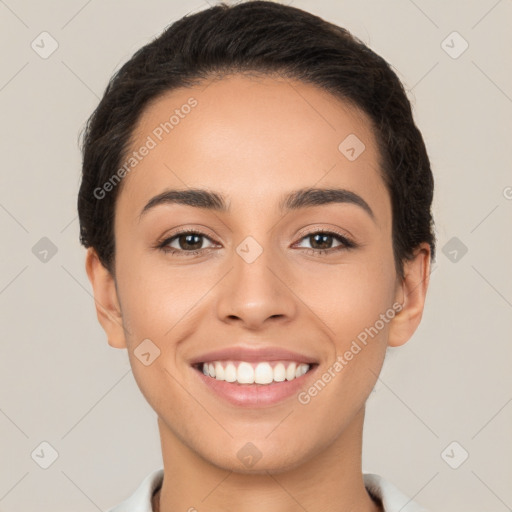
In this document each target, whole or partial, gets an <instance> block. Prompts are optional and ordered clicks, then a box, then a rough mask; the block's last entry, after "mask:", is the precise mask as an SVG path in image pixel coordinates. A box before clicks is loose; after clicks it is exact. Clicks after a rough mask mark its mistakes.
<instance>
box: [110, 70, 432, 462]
mask: <svg viewBox="0 0 512 512" xmlns="http://www.w3.org/2000/svg"><path fill="white" fill-rule="evenodd" d="M186 105H188V106H189V107H186ZM173 113H176V115H175V117H174V118H173V119H171V121H170V123H169V119H170V116H171V115H172V114H173ZM166 122H167V123H168V124H167V125H166V124H165V123H166ZM343 141H345V142H343ZM340 144H341V146H340ZM143 146H145V147H146V148H148V149H147V151H145V150H140V148H141V147H143ZM132 150H133V151H137V152H138V155H139V157H140V159H139V157H136V158H137V163H136V164H135V165H134V166H133V168H132V169H131V170H130V171H129V172H127V174H126V176H125V177H124V179H123V183H122V189H121V191H120V194H119V197H118V200H117V204H116V211H115V240H116V255H115V265H116V271H115V278H116V290H115V293H116V300H117V301H118V306H119V311H120V317H119V322H118V324H119V325H120V324H122V326H123V328H122V329H121V328H120V327H119V325H117V326H116V325H115V322H113V323H112V324H109V327H108V328H107V331H108V330H109V329H110V333H109V342H110V343H111V345H113V346H117V347H119V348H122V347H126V348H128V353H129V357H130V362H131V365H132V368H133V374H134V376H135V379H136V381H137V384H138V386H139V387H140V389H141V391H142V393H143V394H144V396H145V397H146V399H147V400H148V402H149V403H150V405H151V406H152V407H153V408H154V410H155V411H156V412H157V414H158V416H159V420H160V424H161V426H162V428H164V429H165V431H166V435H167V436H169V437H172V438H173V439H179V440H180V443H182V445H183V446H186V448H187V449H189V450H191V451H193V452H194V453H196V454H198V455H199V456H201V457H202V458H203V459H204V460H207V461H210V462H212V463H213V464H215V465H216V466H219V467H222V468H225V469H229V470H233V471H245V470H247V471H249V468H248V466H247V465H246V467H244V464H243V461H242V458H243V454H244V453H245V452H242V454H241V453H240V449H241V448H243V447H244V449H245V450H246V451H247V450H248V453H249V454H253V455H254V454H256V453H260V454H261V455H262V458H261V460H260V461H259V462H258V466H257V468H258V469H259V470H283V469H286V468H292V467H295V466H297V465H299V464H301V463H304V462H305V461H307V460H308V459H310V458H312V457H314V456H315V455H317V454H319V453H321V452H322V451H323V450H325V449H326V448H327V447H329V446H331V445H333V443H335V441H336V439H338V438H340V436H342V435H343V433H344V432H346V431H347V430H348V429H349V428H350V425H352V424H353V422H354V421H355V418H357V417H359V415H360V414H361V410H362V409H363V408H364V403H365V400H366V399H367V397H368V395H369V394H370V392H371V390H372V388H373V386H374V384H375V381H376V379H377V375H378V373H379V371H380V369H381V366H382V363H383V359H384V355H385V351H386V347H387V346H388V344H390V339H391V338H392V336H393V332H394V331H393V330H394V329H395V330H396V332H398V331H400V333H401V334H400V335H398V334H397V338H396V344H399V343H401V342H402V341H405V340H406V338H408V337H409V335H410V334H411V332H410V329H409V331H408V332H407V335H404V334H403V333H404V332H405V330H404V329H403V328H397V324H398V322H399V319H400V318H401V317H402V316H403V311H402V312H400V313H399V308H400V307H399V306H398V307H397V304H400V303H402V301H403V299H404V294H403V289H402V282H401V281H400V282H399V280H398V279H397V275H396V273H395V265H394V259H393V249H392V237H391V222H392V218H391V203H390V198H389V194H388V192H387V190H386V188H385V185H384V182H383V180H382V177H381V175H380V169H379V154H378V151H377V145H376V140H375V137H374V134H373V133H372V129H371V126H370V122H369V120H368V118H367V117H366V116H365V115H364V114H363V113H361V112H360V111H358V110H357V109H355V108H354V107H351V106H349V105H348V104H347V103H345V102H343V101H341V100H339V99H336V98H334V97H333V96H331V95H329V94H328V93H326V92H323V91H321V90H319V89H318V88H316V87H314V86H312V85H307V84H303V83H300V82H296V81H284V80H282V79H279V80H278V79H273V78H270V77H263V78H257V79H256V78H254V77H252V78H249V77H242V76H232V77H228V78H224V79H222V80H220V81H214V82H210V83H208V84H203V85H202V86H200V87H197V88H188V89H179V90H175V91H171V92H169V93H168V94H166V95H165V96H164V97H161V98H160V99H158V100H157V101H155V102H153V103H152V104H151V105H150V106H148V108H147V109H146V110H145V111H144V113H143V115H142V117H141V119H140V122H139V124H138V126H137V127H136V130H135V133H134V139H133V145H132ZM143 153H144V155H142V154H143ZM132 164H133V162H132ZM311 188H313V189H321V190H324V189H329V190H331V192H330V193H325V192H324V193H321V192H317V193H313V194H312V193H311V192H310V193H309V195H308V193H307V192H304V193H303V194H302V195H300V194H299V195H297V192H298V191H300V190H306V191H307V189H311ZM172 191H174V192H172ZM176 191H178V192H180V191H181V192H187V191H188V195H185V196H184V195H181V196H180V195H179V194H177V193H176ZM192 191H193V192H195V195H194V193H193V192H192ZM201 191H202V195H201ZM333 191H334V192H333ZM169 192H170V193H169ZM165 193H169V194H168V195H167V197H165V196H163V194H165ZM208 194H210V195H208ZM294 194H295V195H294ZM155 198H157V199H155ZM423 261H426V260H423ZM105 300H107V299H105ZM418 321H419V320H418ZM104 326H105V324H104ZM400 329H401V330H400ZM400 336H402V338H400ZM399 338H400V339H402V341H398V340H399ZM144 340H146V341H144ZM363 340H364V341H363ZM143 342H144V344H143V345H141V343H143ZM356 347H358V348H356ZM232 348H237V349H241V352H238V353H234V354H226V353H224V354H217V355H210V354H209V353H210V352H213V351H221V350H224V349H232ZM260 349H261V350H266V349H268V350H269V352H265V353H260V352H259V351H260ZM278 350H283V351H289V352H290V353H291V354H290V353H288V354H284V353H282V354H278V352H277V351H278ZM142 354H145V355H142ZM272 354H278V356H275V357H274V356H273V355H272ZM251 356H254V357H251ZM212 359H213V360H217V361H219V362H220V363H221V366H222V367H223V370H224V372H222V371H221V370H219V371H217V377H218V378H213V377H211V376H206V375H204V373H203V372H202V371H201V367H200V369H197V368H196V367H195V366H194V365H195V363H197V362H204V360H212ZM294 359H297V360H298V361H297V362H301V361H302V362H303V363H304V362H307V363H309V371H308V372H307V373H305V374H303V375H300V376H299V377H298V378H295V379H293V378H291V377H293V376H294V375H297V373H294V372H293V369H292V370H290V366H292V364H291V363H292V362H293V361H294ZM228 360H233V361H234V367H235V369H236V368H237V365H238V363H239V361H246V362H249V365H248V366H251V368H252V369H253V371H255V372H256V374H257V375H259V376H260V377H261V376H262V375H263V377H261V378H263V379H265V378H268V373H269V372H268V369H269V368H268V366H270V368H271V369H272V370H273V373H272V372H271V373H270V375H271V376H272V375H273V377H274V379H276V380H278V381H279V382H272V383H270V384H252V385H250V384H247V383H246V384H240V383H237V382H232V383H230V382H226V381H222V380H220V377H221V375H219V372H220V374H222V373H224V376H226V375H227V373H228V370H227V361H228ZM142 361H144V362H142ZM280 361H281V363H282V365H283V366H284V369H285V373H286V371H288V373H287V376H286V378H285V379H284V380H283V378H282V375H283V373H282V370H283V369H282V368H281V367H280V368H279V371H278V370H277V369H275V368H276V366H277V365H278V364H279V362H280ZM258 362H263V363H264V362H268V363H269V365H265V364H263V365H258ZM212 366H213V367H214V368H215V364H214V363H212ZM241 366H242V365H241ZM258 368H259V369H258ZM292 368H293V366H292ZM302 368H305V369H306V367H302ZM248 372H249V374H250V372H251V370H248ZM241 373H242V374H244V373H243V371H242V372H241V370H240V368H238V373H237V377H240V375H241ZM299 373H300V372H299ZM230 375H231V374H230ZM244 375H245V374H244ZM265 375H267V377H265ZM288 377H290V378H291V380H288ZM240 378H242V379H243V376H242V377H240ZM270 378H272V377H270ZM249 379H250V377H249ZM249 442H250V443H252V445H254V446H252V445H247V443H249ZM252 452H254V453H252Z"/></svg>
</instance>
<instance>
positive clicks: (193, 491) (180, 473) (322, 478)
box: [152, 408, 383, 512]
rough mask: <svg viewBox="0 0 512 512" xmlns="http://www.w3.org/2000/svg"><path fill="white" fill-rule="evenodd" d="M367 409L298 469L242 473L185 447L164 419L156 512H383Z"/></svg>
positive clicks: (154, 503) (161, 425)
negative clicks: (370, 479) (370, 476)
mask: <svg viewBox="0 0 512 512" xmlns="http://www.w3.org/2000/svg"><path fill="white" fill-rule="evenodd" d="M363 420H364V408H362V409H361V411H360V412H359V413H358V414H357V415H356V417H355V418H354V420H353V422H352V423H351V424H350V425H349V426H348V427H347V428H346V429H345V430H344V431H343V432H342V433H341V434H340V436H339V437H338V438H337V439H335V440H334V441H333V443H331V444H330V445H329V446H328V447H327V448H326V449H324V450H322V451H320V452H319V453H316V454H315V455H313V456H312V457H311V458H310V459H308V460H307V461H306V462H304V463H302V464H300V465H298V466H296V467H294V468H293V469H290V470H287V471H282V472H276V471H266V470H264V471H263V472H261V471H260V472H259V473H257V474H255V473H238V472H234V471H233V470H230V469H223V468H220V467H218V466H215V465H213V464H211V463H210V462H208V461H207V460H205V459H204V458H202V457H200V456H199V455H198V454H197V453H196V452H194V451H193V450H191V449H190V447H189V446H186V445H184V444H183V443H182V442H181V440H180V439H178V438H177V437H176V436H175V435H174V433H173V432H172V431H171V430H170V429H168V428H167V426H166V425H165V424H164V423H163V421H162V420H161V419H160V418H159V420H158V425H159V430H160V438H161V443H162V455H163V462H164V480H163V483H162V486H161V488H160V490H159V491H158V492H157V493H156V494H155V495H154V496H153V501H152V505H153V511H154V512H172V511H174V510H195V509H198V510H201V512H214V511H218V510H237V511H239V512H256V511H261V510H262V509H263V510H265V511H266V512H295V511H296V510H297V507H298V506H299V507H300V508H302V509H304V510H307V511H308V512H320V511H322V512H341V511H347V512H348V511H355V510H357V511H358V512H382V510H383V509H382V507H381V505H380V504H377V503H375V502H374V501H373V500H372V498H371V497H370V495H369V494H368V492H367V491H366V489H365V487H364V481H363V476H362V471H361V452H362V428H363Z"/></svg>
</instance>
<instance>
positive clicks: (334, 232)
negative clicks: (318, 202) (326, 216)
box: [153, 225, 359, 256]
mask: <svg viewBox="0 0 512 512" xmlns="http://www.w3.org/2000/svg"><path fill="white" fill-rule="evenodd" d="M202 229H206V228H203V227H202ZM341 231H342V230H339V229H338V228H334V227H333V226H329V227H325V226H318V225H317V227H316V228H308V227H305V228H302V229H301V230H300V231H299V233H298V234H297V235H296V237H298V240H297V241H296V242H294V244H293V245H292V247H294V246H296V245H297V244H298V243H300V242H301V241H302V240H303V239H305V238H307V237H310V236H314V235H316V234H317V233H322V234H326V235H330V236H334V237H335V238H338V241H339V242H340V243H341V245H340V246H338V247H330V248H327V249H313V248H308V247H301V248H300V249H303V250H305V251H306V252H313V253H318V254H320V253H334V252H336V250H340V249H353V248H357V247H358V246H359V244H358V243H357V242H355V241H354V239H353V237H352V235H350V236H347V235H346V234H344V233H342V232H341ZM182 234H195V235H198V236H202V237H204V238H206V239H208V240H209V241H210V242H211V243H212V244H214V245H217V246H218V245H219V242H217V241H216V240H215V239H214V238H213V237H211V236H210V235H208V234H206V233H204V232H203V231H201V230H200V229H198V228H190V227H185V228H178V230H176V231H174V232H173V233H172V234H170V235H165V236H163V237H161V238H160V239H159V240H158V241H157V243H156V244H155V245H154V246H153V248H155V249H160V250H162V251H164V252H168V253H171V254H176V253H180V254H182V255H188V256H190V255H197V254H201V253H202V254H204V253H206V252H208V251H210V250H212V249H214V248H215V247H204V248H201V249H195V250H191V251H186V250H183V249H176V248H174V247H169V244H170V243H171V242H172V241H174V239H175V238H177V237H179V236H180V235H182Z"/></svg>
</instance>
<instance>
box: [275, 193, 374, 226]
mask: <svg viewBox="0 0 512 512" xmlns="http://www.w3.org/2000/svg"><path fill="white" fill-rule="evenodd" d="M330 203H349V204H354V205H356V206H359V207H360V208H362V209H363V210H364V211H365V212H366V213H367V214H368V215H369V216H370V217H371V218H372V220H373V221H374V222H375V214H374V213H373V210H372V209H371V208H370V205H369V204H368V203H367V202H366V201H365V200H364V199H363V198H362V197H361V196H360V195H358V194H356V193H355V192H352V191H351V190H347V189H345V188H302V189H299V190H295V191H294V192H291V193H290V194H287V195H285V196H284V197H283V198H282V200H281V202H280V203H279V208H280V210H281V211H290V210H298V209H299V208H306V207H311V206H322V205H324V204H330Z"/></svg>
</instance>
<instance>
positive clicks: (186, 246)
mask: <svg viewBox="0 0 512 512" xmlns="http://www.w3.org/2000/svg"><path fill="white" fill-rule="evenodd" d="M204 240H208V241H209V242H210V243H211V245H210V246H209V247H204V246H203V243H204ZM215 245H216V244H215V242H213V241H212V240H211V238H209V237H208V236H206V235H205V234H204V233H201V232H200V231H195V230H187V231H182V232H180V233H177V234H175V235H173V236H171V237H169V238H166V239H165V240H164V241H163V242H161V243H159V244H158V246H157V247H158V248H159V249H161V250H162V251H164V252H167V253H172V254H177V253H181V254H184V255H186V256H193V255H197V254H200V253H201V252H204V251H205V250H207V249H211V248H212V247H215Z"/></svg>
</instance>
